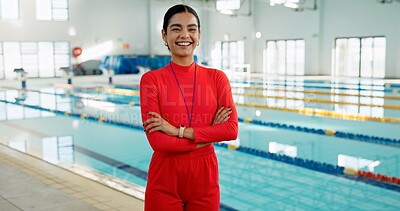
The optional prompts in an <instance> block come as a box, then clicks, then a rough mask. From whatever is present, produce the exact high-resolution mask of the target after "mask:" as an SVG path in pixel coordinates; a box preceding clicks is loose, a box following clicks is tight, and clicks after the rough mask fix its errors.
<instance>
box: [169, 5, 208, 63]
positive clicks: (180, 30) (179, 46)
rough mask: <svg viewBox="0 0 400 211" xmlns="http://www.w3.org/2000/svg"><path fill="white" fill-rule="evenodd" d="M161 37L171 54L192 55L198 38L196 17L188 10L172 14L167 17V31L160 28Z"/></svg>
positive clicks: (179, 55)
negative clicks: (169, 17)
mask: <svg viewBox="0 0 400 211" xmlns="http://www.w3.org/2000/svg"><path fill="white" fill-rule="evenodd" d="M162 37H163V40H164V42H165V43H167V44H168V46H169V49H170V50H171V54H172V55H173V56H178V57H188V56H191V57H192V56H193V51H194V49H195V48H196V46H197V43H198V42H199V39H200V31H199V28H198V25H197V19H196V17H195V16H194V15H193V14H192V13H188V12H182V13H177V14H175V15H173V16H172V17H171V19H169V23H168V27H167V31H166V32H165V31H164V29H163V30H162Z"/></svg>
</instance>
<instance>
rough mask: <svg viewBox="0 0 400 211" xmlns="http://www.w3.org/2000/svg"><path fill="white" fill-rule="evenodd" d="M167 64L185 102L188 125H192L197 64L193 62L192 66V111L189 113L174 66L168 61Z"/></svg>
mask: <svg viewBox="0 0 400 211" xmlns="http://www.w3.org/2000/svg"><path fill="white" fill-rule="evenodd" d="M169 66H170V67H171V69H172V73H173V74H174V77H175V80H176V83H177V84H178V87H179V90H180V91H181V95H182V98H183V102H184V103H185V106H186V112H187V114H188V118H189V127H192V115H193V108H194V94H195V93H196V71H197V64H195V66H194V82H193V95H192V111H191V113H189V107H188V105H187V103H186V99H185V95H184V94H183V91H182V88H181V85H180V84H179V81H178V77H176V74H175V70H174V68H173V67H172V64H171V62H170V63H169Z"/></svg>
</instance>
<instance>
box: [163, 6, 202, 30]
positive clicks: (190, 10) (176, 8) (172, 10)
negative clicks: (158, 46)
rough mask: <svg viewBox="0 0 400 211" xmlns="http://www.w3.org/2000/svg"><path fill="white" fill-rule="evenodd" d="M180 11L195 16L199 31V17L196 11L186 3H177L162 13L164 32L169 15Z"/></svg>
mask: <svg viewBox="0 0 400 211" xmlns="http://www.w3.org/2000/svg"><path fill="white" fill-rule="evenodd" d="M181 12H188V13H192V14H193V15H194V17H196V19H197V26H198V28H199V31H200V18H199V16H198V15H197V12H196V11H195V10H194V9H193V8H191V7H190V6H188V5H184V4H177V5H175V6H172V7H171V8H169V9H168V10H167V12H166V13H165V15H164V23H163V29H164V31H165V33H167V28H168V24H169V20H170V19H171V17H172V16H174V15H175V14H177V13H181Z"/></svg>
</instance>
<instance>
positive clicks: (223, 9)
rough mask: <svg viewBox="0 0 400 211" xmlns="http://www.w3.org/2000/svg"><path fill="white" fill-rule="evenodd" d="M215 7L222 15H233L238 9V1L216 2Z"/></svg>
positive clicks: (219, 0) (222, 0) (225, 0)
mask: <svg viewBox="0 0 400 211" xmlns="http://www.w3.org/2000/svg"><path fill="white" fill-rule="evenodd" d="M215 7H216V8H217V11H219V12H220V13H222V14H226V15H233V14H235V11H236V10H239V9H240V0H217V1H216V2H215Z"/></svg>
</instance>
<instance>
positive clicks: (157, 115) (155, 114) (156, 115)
mask: <svg viewBox="0 0 400 211" xmlns="http://www.w3.org/2000/svg"><path fill="white" fill-rule="evenodd" d="M147 114H150V115H152V116H155V117H157V118H161V116H160V114H158V113H156V112H153V111H149V112H147Z"/></svg>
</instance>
